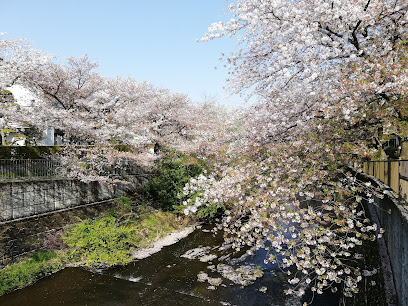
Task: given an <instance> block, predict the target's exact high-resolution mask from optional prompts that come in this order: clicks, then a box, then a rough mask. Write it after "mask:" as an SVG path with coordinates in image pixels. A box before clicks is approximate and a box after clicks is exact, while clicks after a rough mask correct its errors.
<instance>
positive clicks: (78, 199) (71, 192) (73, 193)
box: [0, 176, 147, 222]
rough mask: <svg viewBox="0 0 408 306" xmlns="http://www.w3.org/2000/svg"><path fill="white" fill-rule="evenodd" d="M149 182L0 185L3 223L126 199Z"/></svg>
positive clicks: (64, 181) (59, 181)
mask: <svg viewBox="0 0 408 306" xmlns="http://www.w3.org/2000/svg"><path fill="white" fill-rule="evenodd" d="M146 182H147V178H145V177H143V176H138V177H133V179H132V180H131V183H129V184H123V183H120V184H114V185H110V186H109V185H107V184H101V183H98V182H90V183H84V182H81V181H78V180H67V179H52V180H41V181H12V182H2V183H0V222H4V221H9V220H14V219H18V218H23V217H28V216H35V215H39V214H43V213H47V212H51V211H57V210H61V209H66V208H72V207H75V206H80V205H83V204H88V203H93V202H99V201H103V200H108V199H112V198H116V197H119V196H121V195H126V194H128V193H129V192H131V191H133V190H135V189H136V188H138V187H140V186H141V185H143V184H144V183H146Z"/></svg>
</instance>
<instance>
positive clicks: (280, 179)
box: [184, 0, 408, 296]
mask: <svg viewBox="0 0 408 306" xmlns="http://www.w3.org/2000/svg"><path fill="white" fill-rule="evenodd" d="M407 6H408V4H407V3H406V2H405V1H398V0H396V1H385V0H374V1H373V0H366V1H328V0H319V1H294V2H288V1H283V0H266V1H264V0H237V1H235V2H234V3H232V4H230V5H229V7H228V14H229V15H230V16H231V18H230V20H229V21H227V22H217V23H214V24H213V25H212V26H211V27H210V28H209V32H208V33H207V34H206V35H205V37H204V38H203V39H202V40H203V41H207V40H211V39H216V38H218V37H222V36H229V37H236V38H237V40H238V50H237V51H236V52H233V53H231V54H229V55H227V56H224V57H223V60H225V61H226V62H227V65H228V67H229V70H230V72H229V73H230V75H231V77H230V78H229V79H228V82H229V89H230V91H231V92H232V93H243V94H247V95H248V96H255V97H256V98H257V99H258V103H256V104H255V105H253V106H250V107H248V109H247V111H246V112H245V113H243V114H242V119H241V120H242V122H243V124H244V127H245V128H243V129H240V130H239V131H237V136H236V137H235V140H234V141H232V142H231V143H230V144H229V150H228V151H227V152H228V154H227V155H226V156H225V157H224V160H222V161H221V162H220V163H219V164H218V165H216V166H215V171H214V172H213V173H211V174H209V175H201V176H200V177H198V178H195V179H192V180H191V182H190V184H188V185H186V187H185V190H184V195H185V196H192V197H191V198H192V199H194V201H193V200H186V201H185V202H184V205H186V208H185V213H186V214H189V213H197V212H198V213H200V214H201V215H205V214H212V213H214V212H215V211H217V209H218V210H220V209H221V210H223V211H224V215H223V218H222V222H221V223H220V224H219V228H223V229H224V231H225V233H226V240H227V242H233V243H234V246H235V247H236V248H237V249H239V248H241V247H242V246H248V247H250V251H252V250H254V249H257V248H260V247H265V248H267V249H269V250H270V256H269V257H268V258H266V262H276V263H278V264H279V265H280V266H281V267H282V268H283V269H285V270H286V271H287V272H288V274H291V275H292V276H291V279H290V281H289V282H290V283H291V284H293V286H294V287H293V289H290V290H288V291H287V292H286V293H287V294H296V295H303V294H304V287H303V286H304V284H307V285H308V286H310V287H311V290H312V291H314V292H317V293H322V292H323V290H324V289H328V288H331V289H332V290H333V291H336V290H337V289H338V288H339V286H340V285H341V288H342V291H343V293H344V295H345V296H351V295H353V294H354V293H356V292H357V291H358V282H359V281H361V279H362V275H361V272H360V269H359V267H358V265H357V266H356V265H355V264H353V262H354V261H358V260H359V259H361V257H362V255H361V254H359V253H358V247H357V246H358V245H361V244H362V243H363V241H364V240H373V239H375V233H376V230H378V229H377V228H376V226H375V225H371V223H370V221H369V219H368V218H367V216H366V214H365V211H364V207H363V204H362V202H363V200H364V199H365V200H367V201H368V202H372V201H373V198H372V197H373V195H374V194H377V196H380V197H381V194H380V191H379V190H377V189H373V188H371V187H370V185H369V184H365V183H363V182H361V181H360V180H358V179H357V177H356V172H355V171H354V170H352V169H351V168H350V167H352V166H354V165H357V163H358V162H359V160H360V158H361V157H367V156H371V157H372V156H373V155H374V154H375V152H376V149H377V148H376V146H378V144H380V143H381V142H382V141H383V139H384V137H386V135H387V133H390V132H397V133H399V134H400V135H402V136H406V128H405V127H406V88H407V85H408V84H407V78H406V75H407V69H406V68H407V67H406V56H407V41H408V40H407V21H408V19H407ZM356 162H357V163H356ZM187 198H188V197H187ZM294 271H295V272H294Z"/></svg>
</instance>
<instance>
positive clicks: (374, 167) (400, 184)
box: [363, 160, 408, 201]
mask: <svg viewBox="0 0 408 306" xmlns="http://www.w3.org/2000/svg"><path fill="white" fill-rule="evenodd" d="M363 171H364V173H366V174H369V175H372V176H374V177H375V178H377V179H379V180H380V181H382V182H383V183H384V184H386V185H388V186H389V187H390V188H391V189H392V190H394V192H395V193H396V194H397V196H398V197H399V198H400V199H403V200H405V201H407V199H408V160H378V161H377V160H376V161H365V162H363Z"/></svg>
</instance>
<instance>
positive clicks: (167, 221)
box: [62, 199, 189, 266]
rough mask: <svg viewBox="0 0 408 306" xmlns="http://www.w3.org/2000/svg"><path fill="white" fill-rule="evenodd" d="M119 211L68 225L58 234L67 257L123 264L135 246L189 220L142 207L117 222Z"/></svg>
mask: <svg viewBox="0 0 408 306" xmlns="http://www.w3.org/2000/svg"><path fill="white" fill-rule="evenodd" d="M122 200H123V202H125V203H126V202H127V200H126V199H122ZM120 213H124V211H123V210H118V211H116V212H115V215H117V216H118V217H117V218H115V217H113V216H112V215H111V216H108V217H105V218H101V219H97V220H94V221H90V220H84V221H82V222H80V223H77V224H75V225H73V226H71V227H70V228H68V229H67V230H66V232H65V233H64V235H63V237H62V239H63V241H64V243H66V245H67V246H68V249H67V258H68V260H70V261H74V262H79V263H82V264H86V265H89V266H108V265H117V264H126V263H128V262H130V261H132V259H133V257H132V253H133V252H134V250H135V249H136V248H137V247H142V246H146V245H148V244H149V243H151V242H152V240H155V239H157V238H160V237H162V236H163V235H165V234H167V233H170V232H172V231H174V230H176V229H181V228H182V227H183V226H185V225H186V224H187V223H188V222H189V221H188V219H187V218H186V219H184V220H182V219H180V218H178V217H176V216H175V215H174V214H172V213H170V212H161V211H151V209H146V207H142V208H141V209H138V211H137V212H135V213H134V215H133V217H128V218H127V220H126V222H120V223H119V220H121V217H120ZM126 213H127V212H126ZM122 217H123V216H122Z"/></svg>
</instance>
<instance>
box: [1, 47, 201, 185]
mask: <svg viewBox="0 0 408 306" xmlns="http://www.w3.org/2000/svg"><path fill="white" fill-rule="evenodd" d="M0 43H1V45H0V52H1V56H2V59H3V60H2V61H1V65H2V66H1V72H0V73H1V77H0V79H1V81H2V86H4V87H7V86H10V85H13V84H19V85H21V86H23V87H24V88H26V89H28V90H30V92H32V93H33V95H34V96H35V97H36V99H35V100H36V102H35V103H34V105H33V106H32V107H31V108H30V109H29V110H26V113H25V115H24V116H21V114H19V113H18V112H17V111H16V110H15V109H11V108H9V111H8V114H5V112H4V111H3V113H4V115H3V117H2V122H3V121H4V123H6V121H7V122H13V123H16V122H22V119H21V118H22V117H24V122H26V123H29V124H31V125H33V126H35V127H38V128H40V129H41V128H46V127H54V128H56V129H59V130H61V131H63V133H64V138H65V141H66V146H65V150H64V154H63V155H60V156H58V159H59V162H60V163H62V164H63V165H65V166H66V168H68V169H69V173H70V174H71V175H74V176H76V177H79V178H81V179H82V180H95V179H98V180H110V173H109V171H110V170H112V169H114V168H120V167H122V166H123V164H124V163H132V162H135V163H137V164H139V165H140V164H149V163H150V162H151V161H152V159H154V158H155V156H154V155H153V154H152V153H151V152H150V150H148V147H149V146H152V145H154V144H160V145H162V146H171V147H173V148H179V149H183V148H184V147H186V145H187V143H188V142H189V141H188V140H189V139H191V137H192V136H191V135H192V126H193V125H194V121H193V118H192V117H191V116H190V115H189V114H191V113H193V112H191V111H190V108H191V106H190V101H189V99H188V97H187V96H185V95H182V94H175V93H171V92H170V91H168V90H166V89H162V88H157V87H154V86H153V85H151V84H147V83H145V82H136V81H135V80H134V79H132V78H127V79H122V78H116V79H109V78H102V77H101V76H100V75H99V74H98V72H97V70H96V69H97V66H98V65H97V63H94V62H91V61H90V60H89V59H88V57H87V56H86V55H85V56H83V57H80V58H73V57H69V58H67V59H66V62H65V63H63V64H60V63H59V62H58V63H57V62H56V61H55V58H54V57H52V56H48V55H45V53H43V52H37V51H35V50H33V49H32V46H31V45H29V44H28V43H26V42H25V41H22V40H18V41H13V40H2V41H0ZM78 145H82V146H78Z"/></svg>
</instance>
